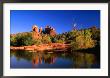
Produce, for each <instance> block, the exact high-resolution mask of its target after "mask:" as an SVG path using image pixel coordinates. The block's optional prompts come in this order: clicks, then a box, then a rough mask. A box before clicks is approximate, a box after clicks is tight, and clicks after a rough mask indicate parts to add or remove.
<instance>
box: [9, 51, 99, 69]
mask: <svg viewBox="0 0 110 78" xmlns="http://www.w3.org/2000/svg"><path fill="white" fill-rule="evenodd" d="M25 62H26V63H25ZM10 63H11V68H24V67H25V68H100V57H97V55H96V54H91V53H85V52H57V53H52V52H50V53H43V52H28V51H11V62H10ZM25 65H26V66H27V67H26V66H25Z"/></svg>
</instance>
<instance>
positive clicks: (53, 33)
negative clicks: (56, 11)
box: [45, 26, 56, 36]
mask: <svg viewBox="0 0 110 78" xmlns="http://www.w3.org/2000/svg"><path fill="white" fill-rule="evenodd" d="M45 33H46V34H49V35H51V36H55V35H56V31H55V29H54V28H52V27H50V26H46V27H45Z"/></svg>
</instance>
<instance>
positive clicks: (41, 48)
mask: <svg viewBox="0 0 110 78" xmlns="http://www.w3.org/2000/svg"><path fill="white" fill-rule="evenodd" d="M69 47H70V44H63V43H50V44H41V45H38V46H36V45H32V46H20V47H16V46H11V47H10V49H11V50H31V51H51V50H59V51H60V50H66V49H68V48H69Z"/></svg>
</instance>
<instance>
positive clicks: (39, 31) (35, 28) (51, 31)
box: [32, 25, 56, 39]
mask: <svg viewBox="0 0 110 78" xmlns="http://www.w3.org/2000/svg"><path fill="white" fill-rule="evenodd" d="M32 32H33V38H34V39H41V38H42V36H41V34H42V33H43V34H48V35H50V36H55V35H56V31H55V29H54V28H52V27H50V26H46V27H45V29H44V31H43V29H42V27H41V28H40V29H39V28H38V26H36V25H33V26H32Z"/></svg>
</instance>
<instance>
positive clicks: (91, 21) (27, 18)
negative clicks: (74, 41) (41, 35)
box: [10, 10, 100, 34]
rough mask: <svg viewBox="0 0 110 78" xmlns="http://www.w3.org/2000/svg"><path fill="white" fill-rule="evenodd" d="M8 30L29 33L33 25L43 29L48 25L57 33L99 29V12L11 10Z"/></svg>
mask: <svg viewBox="0 0 110 78" xmlns="http://www.w3.org/2000/svg"><path fill="white" fill-rule="evenodd" d="M10 20H11V21H10V24H11V25H10V28H11V34H12V33H19V32H29V31H31V30H32V26H33V25H37V26H38V27H39V28H40V27H42V28H45V26H46V25H50V26H52V27H53V28H55V29H56V32H57V33H63V32H67V31H71V30H72V28H73V25H74V24H76V27H77V28H78V29H82V28H83V29H84V28H89V27H92V26H96V27H98V28H99V27H100V11H99V10H11V11H10Z"/></svg>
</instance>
